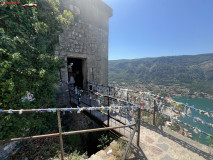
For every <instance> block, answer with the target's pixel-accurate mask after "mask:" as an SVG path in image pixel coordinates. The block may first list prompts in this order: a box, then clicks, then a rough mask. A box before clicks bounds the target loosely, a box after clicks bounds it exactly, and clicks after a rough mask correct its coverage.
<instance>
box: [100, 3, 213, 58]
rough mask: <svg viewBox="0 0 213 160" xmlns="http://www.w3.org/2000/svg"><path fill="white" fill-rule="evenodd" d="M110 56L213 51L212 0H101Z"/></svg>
mask: <svg viewBox="0 0 213 160" xmlns="http://www.w3.org/2000/svg"><path fill="white" fill-rule="evenodd" d="M103 1H104V2H106V3H107V4H108V5H109V6H110V7H111V8H113V12H114V15H113V17H111V18H110V32H109V59H110V60H112V59H133V58H142V57H159V56H171V55H193V54H202V53H213V0H103Z"/></svg>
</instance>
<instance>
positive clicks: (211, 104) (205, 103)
mask: <svg viewBox="0 0 213 160" xmlns="http://www.w3.org/2000/svg"><path fill="white" fill-rule="evenodd" d="M174 99H175V101H177V102H182V103H184V104H186V103H188V105H189V106H192V105H194V107H195V108H197V109H201V110H204V111H207V112H209V113H212V112H213V99H208V98H186V97H178V98H174ZM191 112H192V113H191V115H192V116H194V117H199V118H200V119H202V120H204V121H206V122H208V123H213V118H212V117H208V116H206V115H204V114H200V113H199V112H196V111H194V110H191ZM179 120H181V121H183V122H185V123H188V124H189V125H191V126H193V127H197V128H199V129H200V130H202V131H204V132H206V133H208V134H211V135H213V128H211V127H209V126H207V125H205V124H202V123H200V122H197V121H194V120H193V119H192V118H189V117H182V116H180V117H179ZM181 126H182V127H184V128H186V129H188V130H189V132H191V133H192V139H193V140H195V141H199V142H200V143H202V144H205V145H209V144H211V143H212V144H213V138H211V139H210V140H209V139H208V138H207V136H206V135H204V134H202V133H197V134H196V133H195V132H194V131H193V130H192V129H190V128H188V127H186V126H185V125H182V124H181Z"/></svg>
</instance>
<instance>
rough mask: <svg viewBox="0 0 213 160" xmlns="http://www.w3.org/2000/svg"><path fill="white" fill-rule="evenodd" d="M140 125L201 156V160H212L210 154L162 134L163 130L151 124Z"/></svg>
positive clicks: (164, 133) (143, 123)
mask: <svg viewBox="0 0 213 160" xmlns="http://www.w3.org/2000/svg"><path fill="white" fill-rule="evenodd" d="M141 125H142V126H143V127H146V128H148V129H150V130H153V131H155V132H157V133H159V134H161V135H162V136H164V137H166V138H169V139H171V140H173V141H174V142H176V143H178V144H180V145H181V146H183V147H184V148H187V149H188V150H190V151H192V152H194V153H196V154H198V155H200V156H202V157H203V158H205V159H207V160H212V159H213V155H211V154H209V153H206V152H204V151H202V150H200V149H198V148H196V147H194V146H192V145H190V144H188V143H187V142H185V141H183V140H180V139H178V138H176V137H174V136H172V135H170V134H168V133H166V132H164V131H163V130H160V129H159V128H157V127H156V126H153V125H151V124H149V123H146V122H143V121H142V122H141Z"/></svg>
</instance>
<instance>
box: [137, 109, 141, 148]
mask: <svg viewBox="0 0 213 160" xmlns="http://www.w3.org/2000/svg"><path fill="white" fill-rule="evenodd" d="M137 126H138V128H137V129H138V137H137V145H138V146H139V145H140V126H141V107H139V108H138V123H137Z"/></svg>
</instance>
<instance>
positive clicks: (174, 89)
mask: <svg viewBox="0 0 213 160" xmlns="http://www.w3.org/2000/svg"><path fill="white" fill-rule="evenodd" d="M111 85H112V86H114V87H121V88H124V87H125V88H128V89H133V90H134V89H140V90H142V91H145V92H152V93H154V94H159V95H160V96H163V97H173V98H174V97H189V98H199V97H200V98H213V95H211V94H208V93H204V92H191V91H190V89H188V88H186V87H183V86H181V85H179V84H175V85H167V86H165V85H156V84H153V83H149V84H140V83H138V84H135V85H129V84H127V83H125V82H121V83H119V82H116V81H113V82H112V83H111Z"/></svg>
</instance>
